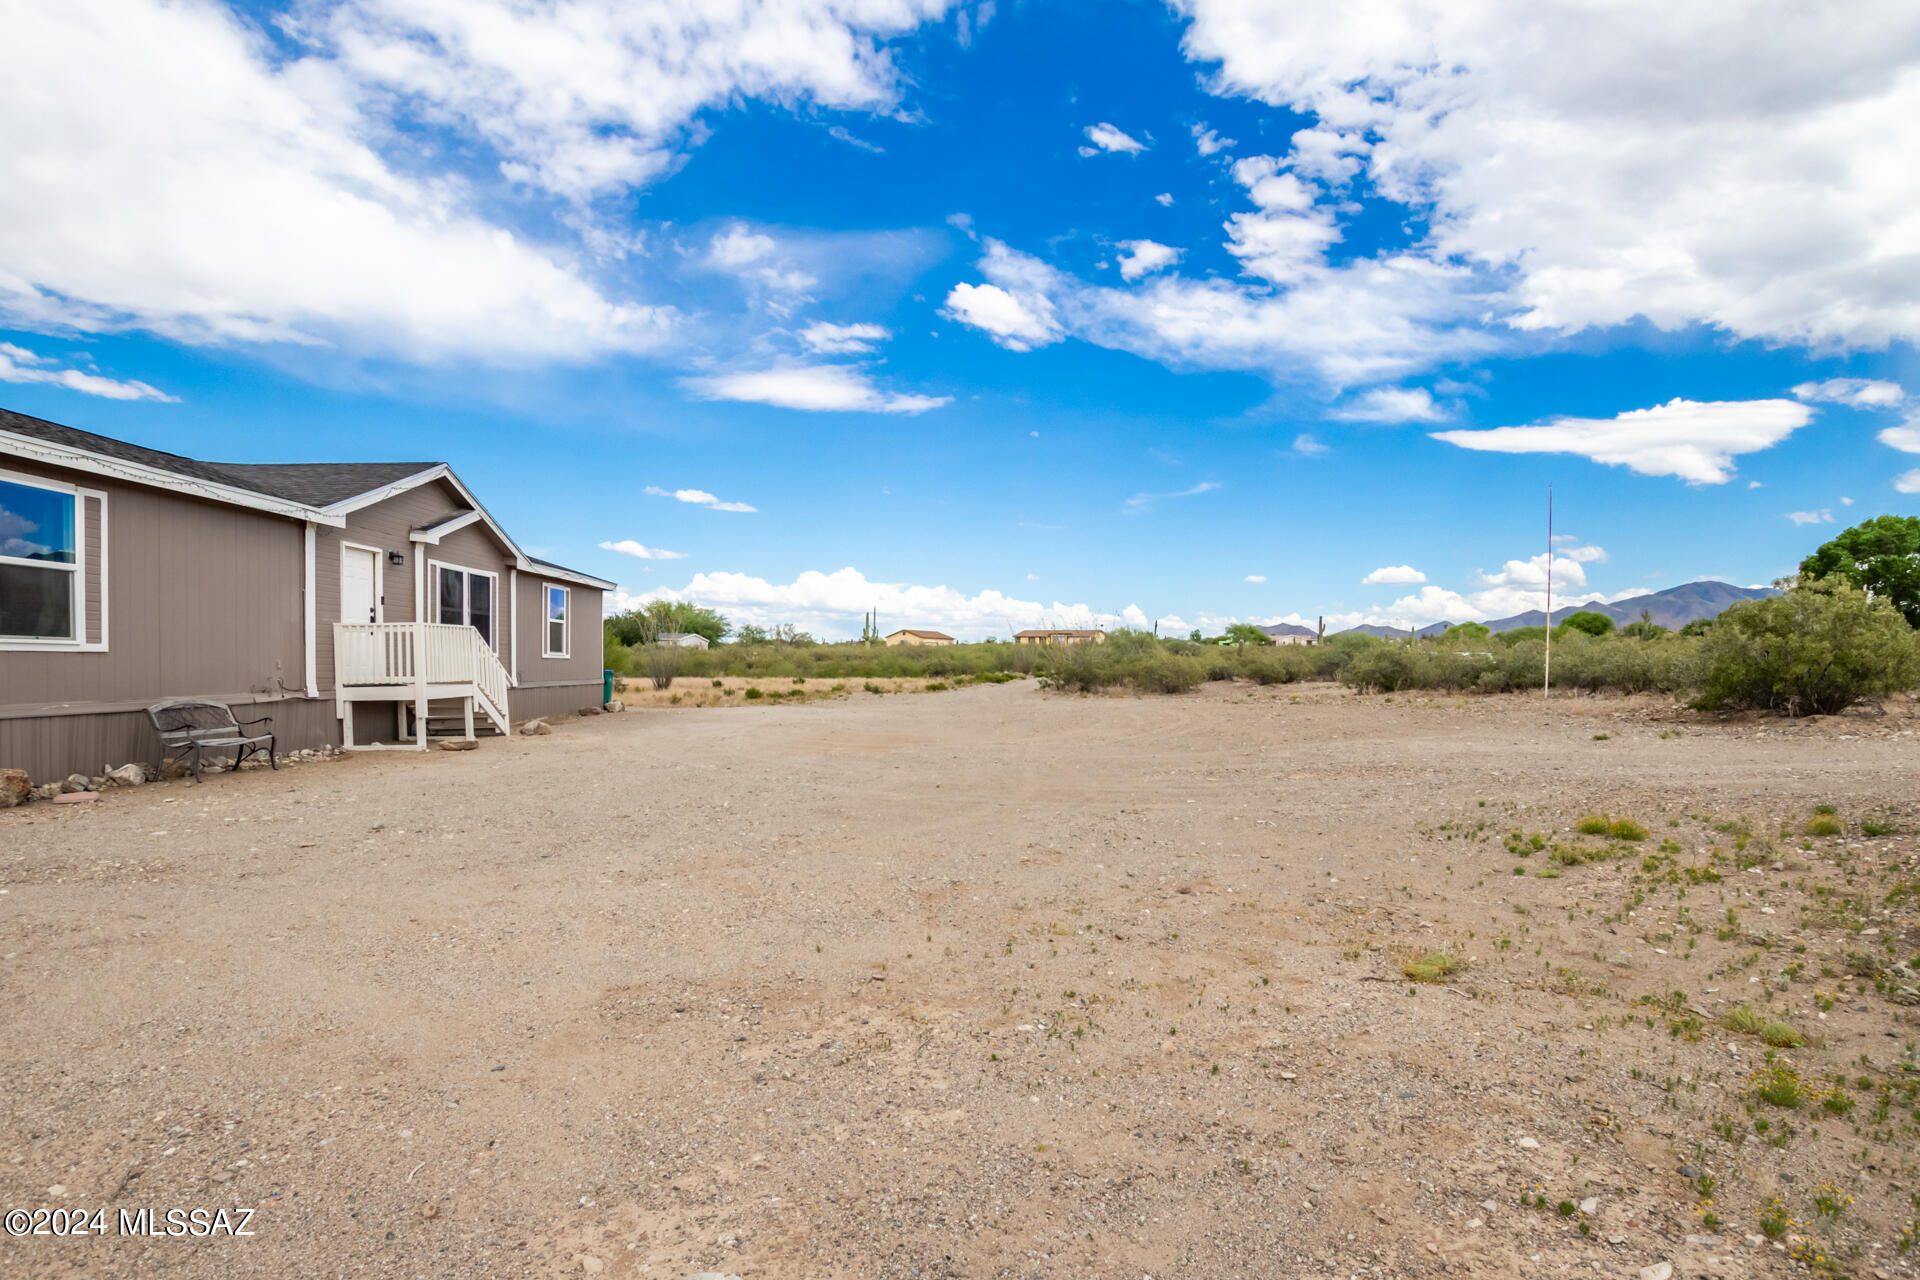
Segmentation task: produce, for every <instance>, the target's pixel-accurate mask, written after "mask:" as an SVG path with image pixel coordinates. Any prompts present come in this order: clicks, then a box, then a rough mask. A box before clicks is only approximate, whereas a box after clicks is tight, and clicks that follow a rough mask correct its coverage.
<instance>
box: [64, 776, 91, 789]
mask: <svg viewBox="0 0 1920 1280" xmlns="http://www.w3.org/2000/svg"><path fill="white" fill-rule="evenodd" d="M60 789H61V790H62V791H91V790H93V779H92V778H89V777H88V776H87V775H86V774H84V773H70V774H68V775H67V777H66V780H65V781H64V782H62V783H61V784H60Z"/></svg>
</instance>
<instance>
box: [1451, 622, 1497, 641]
mask: <svg viewBox="0 0 1920 1280" xmlns="http://www.w3.org/2000/svg"><path fill="white" fill-rule="evenodd" d="M1492 636H1493V629H1492V628H1491V627H1488V626H1486V625H1485V624H1483V623H1479V622H1461V623H1457V624H1455V625H1454V626H1451V627H1448V628H1447V629H1446V630H1445V631H1443V632H1441V633H1440V642H1441V643H1442V644H1484V643H1486V641H1487V640H1488V639H1490V638H1491V637H1492Z"/></svg>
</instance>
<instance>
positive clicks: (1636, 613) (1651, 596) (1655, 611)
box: [1341, 581, 1779, 637]
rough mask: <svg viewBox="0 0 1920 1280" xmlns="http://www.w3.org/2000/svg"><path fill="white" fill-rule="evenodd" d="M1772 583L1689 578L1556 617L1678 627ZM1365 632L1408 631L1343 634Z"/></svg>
mask: <svg viewBox="0 0 1920 1280" xmlns="http://www.w3.org/2000/svg"><path fill="white" fill-rule="evenodd" d="M1778 594H1779V592H1778V591H1775V590H1774V589H1773V588H1772V587H1736V586H1734V585H1733V584H1732V583H1731V582H1713V581H1701V582H1688V583H1684V584H1682V585H1680V586H1677V587H1668V588H1667V589H1666V590H1665V591H1652V592H1649V593H1647V594H1646V595H1643V596H1630V597H1628V598H1627V599H1625V600H1614V601H1611V602H1608V601H1603V600H1594V601H1590V602H1588V603H1586V604H1570V605H1567V606H1566V607H1565V608H1561V609H1555V610H1554V611H1553V620H1554V623H1555V624H1556V625H1557V624H1559V623H1562V622H1565V621H1566V620H1567V619H1568V618H1569V617H1571V616H1572V615H1573V614H1576V613H1580V612H1582V611H1586V612H1589V613H1604V614H1606V615H1607V616H1608V617H1609V618H1612V619H1613V620H1614V622H1615V623H1616V624H1618V625H1620V626H1625V625H1626V624H1627V623H1629V622H1638V621H1640V615H1641V614H1642V613H1643V612H1644V613H1645V614H1646V615H1647V616H1648V618H1649V619H1650V620H1651V621H1653V622H1655V623H1657V624H1659V625H1660V626H1663V627H1665V628H1667V630H1669V631H1678V630H1679V629H1680V628H1681V627H1684V626H1686V625H1687V624H1688V623H1689V622H1692V621H1693V620H1694V619H1696V618H1717V617H1719V616H1720V613H1721V611H1722V610H1724V609H1726V608H1727V607H1728V606H1729V605H1735V604H1739V603H1740V602H1741V601H1742V600H1760V599H1764V598H1765V597H1767V596H1772V595H1778ZM1546 620H1547V615H1546V612H1545V611H1544V610H1541V609H1529V610H1527V611H1526V612H1525V613H1516V614H1514V615H1513V616H1512V617H1510V618H1493V619H1489V620H1488V621H1487V622H1486V626H1487V627H1488V628H1489V629H1491V630H1493V631H1514V630H1518V629H1519V628H1521V627H1538V626H1542V625H1544V624H1545V623H1546ZM1456 625H1458V624H1456V623H1453V622H1435V623H1432V624H1431V625H1429V626H1424V627H1421V628H1420V629H1419V631H1417V632H1416V633H1415V634H1416V635H1420V636H1437V635H1439V634H1440V633H1441V632H1443V631H1445V630H1447V629H1448V628H1449V627H1452V626H1456ZM1356 633H1357V634H1361V635H1369V636H1381V637H1392V636H1404V635H1406V634H1407V633H1406V632H1405V631H1401V630H1396V629H1395V628H1393V627H1380V626H1372V625H1368V626H1360V627H1350V628H1348V629H1347V630H1346V631H1344V632H1341V634H1342V635H1352V634H1356Z"/></svg>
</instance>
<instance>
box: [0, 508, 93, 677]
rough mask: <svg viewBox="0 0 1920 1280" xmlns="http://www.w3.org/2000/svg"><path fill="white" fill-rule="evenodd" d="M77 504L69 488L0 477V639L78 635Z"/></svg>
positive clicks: (71, 637)
mask: <svg viewBox="0 0 1920 1280" xmlns="http://www.w3.org/2000/svg"><path fill="white" fill-rule="evenodd" d="M75 505H76V502H75V498H74V495H73V493H72V492H71V491H69V490H62V489H48V488H43V487H41V486H40V485H34V484H20V483H17V482H15V481H12V480H0V639H7V640H65V641H69V642H77V641H78V640H79V638H80V636H79V625H80V614H81V610H80V564H79V559H80V557H79V554H78V549H79V542H78V539H77V538H76V536H75V527H74V526H75V510H74V508H75Z"/></svg>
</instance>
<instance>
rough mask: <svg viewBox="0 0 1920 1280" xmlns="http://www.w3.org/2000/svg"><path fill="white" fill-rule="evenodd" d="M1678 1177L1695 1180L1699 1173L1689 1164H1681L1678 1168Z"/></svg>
mask: <svg viewBox="0 0 1920 1280" xmlns="http://www.w3.org/2000/svg"><path fill="white" fill-rule="evenodd" d="M1680 1176H1681V1177H1683V1178H1697V1177H1699V1176H1700V1171H1699V1170H1698V1169H1696V1168H1694V1167H1693V1166H1692V1165H1690V1164H1683V1165H1681V1166H1680Z"/></svg>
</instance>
